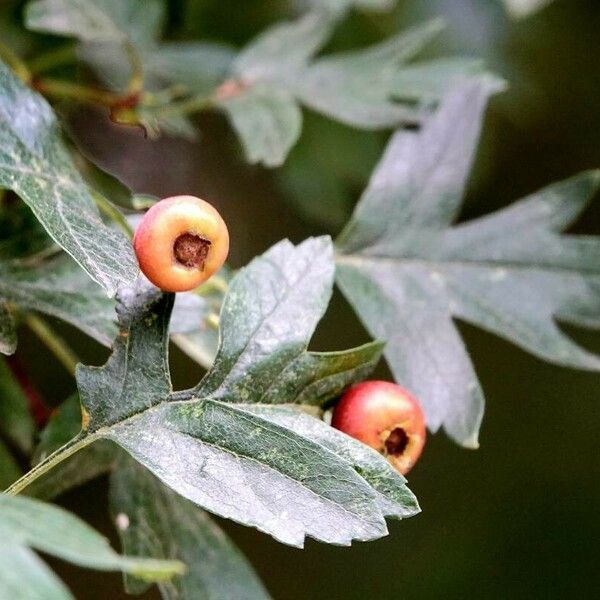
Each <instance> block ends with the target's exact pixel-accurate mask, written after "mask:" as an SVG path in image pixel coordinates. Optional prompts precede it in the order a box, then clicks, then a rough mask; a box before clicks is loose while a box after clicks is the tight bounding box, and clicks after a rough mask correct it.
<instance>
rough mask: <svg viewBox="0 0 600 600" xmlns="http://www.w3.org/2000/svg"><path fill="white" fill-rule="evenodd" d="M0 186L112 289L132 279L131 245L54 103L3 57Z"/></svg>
mask: <svg viewBox="0 0 600 600" xmlns="http://www.w3.org/2000/svg"><path fill="white" fill-rule="evenodd" d="M0 148H1V150H0V186H2V187H4V188H7V189H11V190H13V191H14V192H15V193H17V194H18V195H19V196H20V197H21V198H22V199H23V200H24V201H25V202H26V203H27V204H28V205H29V207H30V208H31V210H32V211H33V213H34V214H35V216H36V217H37V219H38V220H39V221H40V223H41V224H42V225H43V226H44V227H45V229H46V231H47V232H48V233H49V234H50V236H51V237H52V238H53V239H54V241H55V242H56V243H57V244H58V245H59V246H61V247H62V248H63V249H64V250H65V251H66V252H68V253H69V254H70V255H71V256H72V257H73V258H74V259H75V260H76V261H77V262H78V263H79V265H81V267H82V268H83V269H85V270H86V271H87V273H88V274H89V276H90V277H91V278H92V279H94V280H95V281H97V282H98V283H99V284H100V285H102V287H104V289H105V290H106V292H107V293H108V294H110V295H112V294H114V292H115V290H116V287H117V285H118V284H119V283H120V282H124V281H131V279H133V278H134V277H135V273H136V270H137V266H136V264H135V259H134V257H133V252H132V250H131V246H130V245H129V244H128V243H127V240H126V239H125V238H124V236H123V235H122V234H121V233H119V232H118V231H116V230H114V229H112V228H111V227H109V226H107V225H105V224H104V223H103V222H102V220H101V219H100V215H99V214H98V210H97V208H96V205H95V204H94V200H93V198H92V194H91V191H90V189H89V188H88V187H87V185H86V184H85V183H84V181H83V180H82V179H81V177H80V176H79V174H78V173H77V171H76V170H75V167H74V166H73V163H72V161H71V158H70V156H69V153H68V151H67V149H66V148H65V145H64V143H63V141H62V139H61V134H60V129H59V125H58V122H57V121H56V118H55V116H54V113H53V112H52V109H51V108H50V106H49V105H48V104H47V103H46V101H45V100H44V99H43V98H42V97H41V96H40V95H39V94H36V93H35V92H33V91H32V90H31V89H30V88H29V87H27V86H25V85H24V84H23V83H22V82H21V81H19V80H18V79H17V77H16V76H15V75H14V73H13V72H12V71H11V70H10V69H9V68H8V67H7V66H6V65H5V64H4V63H2V62H1V61H0Z"/></svg>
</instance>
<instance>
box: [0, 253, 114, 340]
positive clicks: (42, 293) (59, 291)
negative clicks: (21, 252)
mask: <svg viewBox="0 0 600 600" xmlns="http://www.w3.org/2000/svg"><path fill="white" fill-rule="evenodd" d="M0 296H2V297H3V298H5V299H6V300H8V301H10V302H11V303H13V304H15V305H16V306H17V307H19V308H21V309H23V310H33V311H38V312H42V313H45V314H48V315H51V316H53V317H57V318H59V319H62V320H63V321H66V322H67V323H71V324H72V325H74V326H75V327H77V328H78V329H81V330H82V331H84V332H85V333H87V334H88V335H90V336H91V337H93V338H94V339H96V340H97V341H99V342H100V343H102V344H104V345H105V346H109V345H110V343H111V342H112V340H113V338H114V336H115V332H116V330H117V329H116V325H115V314H114V302H113V301H112V300H110V299H109V298H108V297H107V296H106V294H104V293H103V291H102V289H101V288H100V287H99V286H98V285H97V284H95V283H94V282H93V281H92V280H90V279H89V277H87V276H86V275H85V273H84V272H83V271H82V270H81V269H79V268H78V267H77V265H76V264H75V263H74V262H73V261H71V260H70V259H68V258H67V257H65V256H64V255H62V256H58V257H56V258H53V259H52V260H49V261H47V262H44V263H41V264H38V265H33V266H25V265H20V264H19V263H18V262H16V261H14V262H11V263H3V262H0Z"/></svg>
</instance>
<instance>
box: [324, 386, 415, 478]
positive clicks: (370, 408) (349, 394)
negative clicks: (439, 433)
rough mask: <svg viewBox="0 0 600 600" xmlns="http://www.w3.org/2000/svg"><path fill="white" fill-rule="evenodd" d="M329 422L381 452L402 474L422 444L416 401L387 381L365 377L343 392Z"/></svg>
mask: <svg viewBox="0 0 600 600" xmlns="http://www.w3.org/2000/svg"><path fill="white" fill-rule="evenodd" d="M331 425H332V426H333V427H335V428H336V429H339V430H340V431H343V432H344V433H346V434H348V435H350V436H352V437H353V438H356V439H357V440H360V441H361V442H363V443H364V444H366V445H367V446H370V447H371V448H374V449H375V450H377V451H378V452H380V453H381V454H383V455H384V456H385V457H387V459H388V460H389V461H390V463H391V464H392V465H393V466H394V467H395V468H396V469H397V470H398V471H400V473H402V474H403V475H404V474H406V473H408V471H410V469H411V468H412V467H413V466H414V464H415V463H416V462H417V460H418V458H419V456H420V455H421V452H422V451H423V446H424V445H425V435H426V434H425V418H424V416H423V411H422V410H421V407H420V406H419V403H418V402H417V401H416V400H415V398H414V397H413V396H412V395H411V394H410V393H409V392H407V391H406V390H405V389H404V388H403V387H401V386H399V385H397V384H395V383H390V382H389V381H364V382H363V383H359V384H357V385H355V386H353V387H351V388H350V389H349V390H347V391H346V393H345V394H344V395H343V396H342V398H341V399H340V401H339V402H338V403H337V405H336V407H335V409H334V411H333V417H332V421H331Z"/></svg>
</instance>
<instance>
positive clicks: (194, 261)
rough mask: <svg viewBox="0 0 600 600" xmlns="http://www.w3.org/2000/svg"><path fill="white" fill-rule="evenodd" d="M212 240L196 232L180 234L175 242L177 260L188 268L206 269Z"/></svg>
mask: <svg viewBox="0 0 600 600" xmlns="http://www.w3.org/2000/svg"><path fill="white" fill-rule="evenodd" d="M210 246H211V242H210V241H209V240H207V239H205V238H203V237H201V236H199V235H196V234H194V233H184V234H182V235H180V236H179V237H178V238H177V239H176V240H175V243H174V244H173V254H174V256H175V260H176V261H177V262H178V263H179V264H181V265H183V266H184V267H187V268H188V269H199V270H200V271H204V265H205V263H206V259H207V257H208V252H209V250H210Z"/></svg>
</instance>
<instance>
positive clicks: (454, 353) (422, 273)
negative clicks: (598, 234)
mask: <svg viewBox="0 0 600 600" xmlns="http://www.w3.org/2000/svg"><path fill="white" fill-rule="evenodd" d="M494 89H496V88H495V86H494V85H492V87H490V85H489V83H474V84H469V85H468V86H467V87H466V88H462V89H460V90H458V91H457V92H455V93H454V94H453V95H452V96H450V97H449V98H448V100H447V101H446V102H445V103H444V105H443V106H442V107H441V108H440V110H439V111H438V113H437V115H436V116H435V117H433V118H432V119H431V121H430V122H429V123H428V124H427V125H426V126H425V127H424V129H423V130H422V131H421V132H419V133H417V134H413V133H399V134H396V136H395V137H394V138H393V139H392V141H391V142H390V145H389V146H388V149H387V151H386V153H385V156H384V158H383V159H382V161H381V163H380V164H379V166H378V168H377V169H376V171H375V173H374V175H373V177H372V178H371V182H370V184H369V187H368V188H367V190H366V191H365V193H364V195H363V197H362V199H361V201H360V202H359V204H358V206H357V208H356V211H355V213H354V216H353V218H352V220H351V221H350V223H349V224H348V226H347V228H346V229H345V231H344V232H343V233H342V235H341V236H340V238H339V240H338V248H339V250H340V252H341V255H340V257H339V259H338V275H337V276H338V282H339V284H340V286H341V288H342V290H343V291H344V293H345V294H346V296H347V297H348V299H349V300H350V302H351V303H352V304H353V305H354V306H355V308H356V310H357V311H358V313H359V314H360V316H361V318H362V320H363V321H364V323H365V324H366V326H367V328H368V329H369V330H370V331H371V333H372V334H373V335H376V336H381V337H382V338H384V339H386V340H387V342H388V343H387V346H386V351H385V352H386V358H387V360H388V363H389V365H390V368H391V369H392V371H393V373H394V376H395V377H396V379H397V380H398V381H400V382H402V383H403V384H404V385H406V386H408V388H409V389H411V390H412V391H413V392H414V393H415V394H416V395H417V397H418V398H419V399H420V401H421V402H422V403H423V406H424V409H425V412H426V416H427V424H428V426H429V427H430V428H431V429H432V430H433V431H435V430H436V429H437V428H438V427H439V426H441V425H443V426H444V428H445V429H446V431H447V432H448V434H449V435H450V436H451V437H453V438H454V439H455V440H456V441H458V442H459V443H461V444H463V445H465V446H470V447H475V446H477V433H478V430H479V424H480V422H481V418H482V415H483V394H482V391H481V388H480V386H479V383H478V381H477V377H476V375H475V372H474V370H473V367H472V364H471V361H470V359H469V356H468V354H467V351H466V349H465V347H464V345H463V344H462V342H461V339H460V336H459V334H458V332H457V331H456V328H455V326H454V324H453V321H452V319H453V317H459V318H461V319H464V320H466V321H469V322H471V323H474V324H476V325H479V326H480V327H482V328H484V329H487V330H489V331H492V332H494V333H497V334H498V335H501V336H503V337H505V338H507V339H509V340H511V341H513V342H514V343H516V344H518V345H520V346H522V347H523V348H525V349H526V350H528V351H530V352H532V353H534V354H536V355H538V356H540V357H542V358H544V359H546V360H550V361H552V362H555V363H557V364H561V365H566V366H572V367H578V368H584V369H593V370H598V368H599V367H600V359H598V358H597V357H595V356H593V355H590V354H589V353H587V352H586V351H584V350H582V349H581V348H579V347H578V346H576V345H575V344H574V343H573V342H571V341H570V340H569V339H568V338H567V337H566V336H565V335H564V334H563V333H562V332H561V331H560V329H559V328H558V327H557V325H556V323H555V319H560V320H561V321H565V322H570V323H576V324H580V325H588V326H597V325H598V314H599V313H598V309H599V308H600V306H599V304H598V275H599V274H600V272H599V270H598V264H600V263H599V261H598V256H599V252H600V242H599V241H598V239H597V238H591V237H585V236H584V237H577V236H560V235H558V232H560V231H561V230H562V229H564V228H566V227H568V226H569V225H570V224H571V223H572V221H573V220H574V219H575V218H576V217H577V216H578V214H579V213H580V211H581V210H583V208H584V207H585V205H586V203H587V202H588V201H589V199H590V197H591V196H592V195H593V194H594V193H595V191H596V190H597V189H598V184H599V182H600V175H599V174H598V173H597V172H589V173H583V174H581V175H579V176H577V177H574V178H572V179H570V180H567V181H565V182H562V183H558V184H555V185H552V186H550V187H548V188H546V189H544V190H542V191H540V192H538V193H536V194H533V195H531V196H530V197H528V198H526V199H524V200H522V201H520V202H518V203H516V204H514V205H513V206H510V207H509V208H507V209H505V210H502V211H500V212H498V213H496V214H494V215H490V216H487V217H483V218H481V219H477V220H474V221H470V222H468V223H464V224H458V225H454V226H453V222H454V220H455V219H456V217H457V215H458V211H459V209H460V203H461V199H462V196H463V193H464V188H465V185H466V183H467V177H468V174H469V168H470V165H471V161H472V157H473V153H474V150H475V145H476V143H477V138H478V136H479V130H480V126H481V121H482V114H483V111H484V109H485V105H486V102H487V98H488V95H489V93H490V91H493V90H494Z"/></svg>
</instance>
